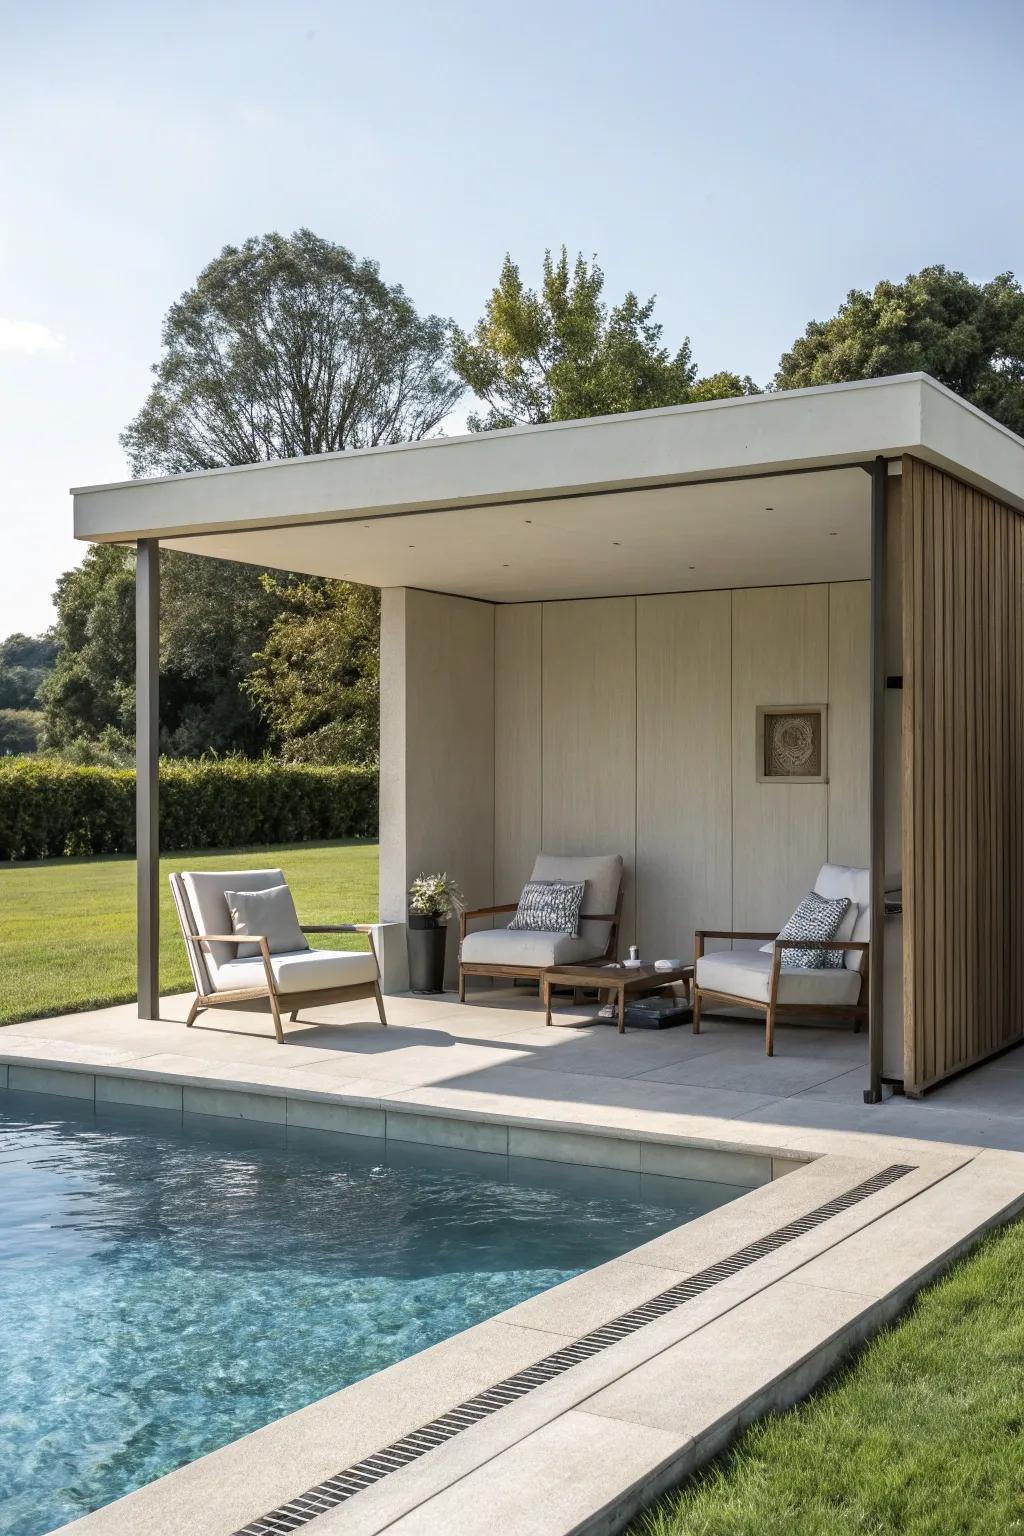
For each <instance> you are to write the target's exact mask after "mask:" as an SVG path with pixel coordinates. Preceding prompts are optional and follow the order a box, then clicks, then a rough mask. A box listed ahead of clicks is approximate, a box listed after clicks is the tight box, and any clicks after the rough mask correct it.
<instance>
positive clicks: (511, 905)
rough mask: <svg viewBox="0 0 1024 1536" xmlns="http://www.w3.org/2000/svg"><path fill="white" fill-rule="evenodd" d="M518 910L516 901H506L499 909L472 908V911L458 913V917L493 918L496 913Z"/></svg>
mask: <svg viewBox="0 0 1024 1536" xmlns="http://www.w3.org/2000/svg"><path fill="white" fill-rule="evenodd" d="M518 910H519V903H518V901H507V902H505V904H504V905H503V906H500V907H474V908H473V909H472V911H469V912H465V911H463V912H460V913H459V916H460V917H467V918H468V917H494V915H495V914H496V913H498V912H516V911H518Z"/></svg>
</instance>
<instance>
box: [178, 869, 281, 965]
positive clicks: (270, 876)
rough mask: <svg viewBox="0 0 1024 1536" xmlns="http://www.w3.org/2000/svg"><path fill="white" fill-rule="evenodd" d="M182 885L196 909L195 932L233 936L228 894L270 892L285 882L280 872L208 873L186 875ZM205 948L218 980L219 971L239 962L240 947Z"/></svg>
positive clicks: (246, 870) (182, 879)
mask: <svg viewBox="0 0 1024 1536" xmlns="http://www.w3.org/2000/svg"><path fill="white" fill-rule="evenodd" d="M181 881H182V884H183V885H184V887H185V894H186V895H187V897H188V902H189V905H190V907H191V908H192V917H193V919H194V921H195V924H196V927H195V932H197V933H231V932H232V927H231V913H230V911H229V910H228V904H227V900H226V898H225V895H224V892H225V891H266V890H269V889H270V887H271V886H273V885H284V883H285V878H284V875H283V874H282V873H281V871H280V870H279V869H229V870H224V871H223V872H222V871H220V870H216V871H214V870H205V869H204V870H201V871H198V872H192V873H190V872H185V873H183V874H182V877H181ZM201 948H202V951H203V954H204V955H205V957H206V963H207V965H208V966H209V968H210V972H211V976H212V977H213V978H214V979H215V978H216V973H217V967H218V966H220V965H224V964H225V963H226V962H227V961H228V960H234V959H235V950H236V948H237V945H234V944H203V945H202V946H201Z"/></svg>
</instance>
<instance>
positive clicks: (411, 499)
mask: <svg viewBox="0 0 1024 1536" xmlns="http://www.w3.org/2000/svg"><path fill="white" fill-rule="evenodd" d="M904 453H912V454H915V455H916V456H917V457H919V458H921V459H924V460H926V461H927V462H930V463H933V464H936V465H938V466H939V467H941V468H943V469H946V470H949V471H950V472H952V473H953V474H956V475H958V476H959V477H960V478H962V479H964V480H966V481H968V482H969V483H971V484H974V485H977V486H979V487H981V488H982V489H984V490H986V491H987V492H989V493H990V494H992V495H994V496H997V497H999V498H1000V499H1002V500H1004V501H1006V502H1008V503H1009V504H1010V505H1012V506H1015V507H1017V508H1018V509H1021V510H1024V441H1022V440H1021V439H1020V438H1018V437H1016V436H1015V435H1014V434H1013V433H1012V432H1009V431H1007V429H1005V428H1004V427H1001V426H1000V425H999V424H998V423H996V422H994V421H992V420H991V419H990V418H988V417H987V416H985V415H984V414H983V413H982V412H980V411H978V410H976V409H975V408H974V407H973V406H970V405H968V404H966V403H965V402H964V401H962V400H960V399H959V398H958V397H957V396H956V395H953V394H952V393H951V392H950V391H949V390H947V389H945V388H943V387H942V386H941V385H939V384H936V383H935V382H934V380H932V379H929V378H928V377H927V376H925V375H923V374H908V375H902V376H900V377H897V378H891V379H872V380H865V381H863V382H859V383H854V384H841V385H831V386H827V387H824V388H820V389H809V390H792V391H786V392H780V393H778V394H768V395H759V396H752V397H743V398H739V399H734V400H720V401H711V402H707V403H704V404H700V405H691V406H675V407H671V408H669V409H666V410H658V411H642V412H636V413H631V414H625V415H619V416H605V417H598V418H593V419H590V420H586V421H569V422H555V423H551V424H549V425H546V426H541V427H521V428H514V429H512V430H510V431H505V432H489V433H478V434H471V435H469V436H466V437H458V438H432V439H428V440H426V441H424V442H418V443H402V444H398V445H396V446H391V447H386V448H370V449H362V450H357V451H351V452H346V453H338V454H324V455H319V456H311V457H308V458H302V459H285V460H276V461H271V462H270V463H264V464H253V465H245V466H243V467H240V468H236V469H218V470H208V471H204V472H201V473H197V474H187V475H175V476H171V477H168V478H165V479H155V480H132V481H127V482H124V483H121V484H117V485H104V486H89V487H83V488H81V489H79V490H76V491H75V492H74V493H73V494H74V512H75V535H76V537H78V538H82V539H88V540H94V541H114V542H131V541H135V540H137V539H140V538H157V539H160V540H161V541H164V542H167V543H168V544H173V546H174V547H177V548H184V549H189V550H192V551H194V552H196V553H201V554H207V555H215V556H220V557H222V558H226V559H236V560H243V561H250V562H253V563H257V564H267V565H276V566H280V567H282V568H284V569H290V570H300V571H303V570H304V571H308V572H310V573H312V574H320V575H325V576H341V577H347V578H349V579H351V580H356V581H365V582H368V583H370V584H372V585H378V586H391V585H414V586H424V587H434V588H437V589H439V590H444V591H454V592H463V593H465V594H466V595H469V596H481V597H487V598H490V599H492V600H497V601H516V600H522V599H523V598H524V597H527V596H585V595H600V594H603V593H607V592H613V591H633V592H639V591H651V590H654V591H656V590H668V589H671V590H678V589H679V588H680V587H685V586H689V585H692V586H700V587H707V586H713V585H757V584H761V583H763V582H764V581H769V582H778V581H784V580H793V581H800V580H841V579H844V577H846V578H852V577H859V576H864V575H866V574H867V531H866V513H867V507H868V486H867V477H866V476H864V475H863V474H861V472H860V469H861V467H865V466H867V465H869V464H870V463H871V462H872V461H873V460H874V459H875V458H876V457H877V456H879V455H881V456H883V457H885V458H887V459H890V460H892V459H898V458H899V457H900V456H901V455H902V454H904ZM527 530H529V531H528V532H527ZM716 545H717V547H718V548H719V551H720V553H721V560H720V561H719V563H720V564H721V566H722V569H721V570H720V571H719V570H716V569H711V568H710V567H709V564H708V557H709V556H710V555H713V553H714V550H715V548H716ZM695 550H696V551H698V552H701V558H700V559H696V560H694V559H692V558H691V556H692V554H693V552H694V551H695ZM783 554H785V557H786V558H785V559H783V558H782V556H783ZM713 563H714V562H713V561H712V564H713ZM693 567H696V568H697V571H696V572H695V575H694V576H690V577H689V579H688V580H687V579H684V575H683V573H684V572H686V573H689V572H690V570H691V568H693ZM505 573H511V574H505ZM759 573H760V574H759Z"/></svg>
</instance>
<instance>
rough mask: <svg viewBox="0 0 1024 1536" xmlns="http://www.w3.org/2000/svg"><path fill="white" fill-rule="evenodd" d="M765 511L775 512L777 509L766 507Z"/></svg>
mask: <svg viewBox="0 0 1024 1536" xmlns="http://www.w3.org/2000/svg"><path fill="white" fill-rule="evenodd" d="M765 511H766V512H774V511H775V508H774V507H765Z"/></svg>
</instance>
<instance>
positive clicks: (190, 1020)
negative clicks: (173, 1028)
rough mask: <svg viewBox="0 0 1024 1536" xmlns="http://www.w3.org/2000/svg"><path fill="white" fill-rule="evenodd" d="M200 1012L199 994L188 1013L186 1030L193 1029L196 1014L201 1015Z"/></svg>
mask: <svg viewBox="0 0 1024 1536" xmlns="http://www.w3.org/2000/svg"><path fill="white" fill-rule="evenodd" d="M199 1011H200V1010H199V997H198V994H197V995H196V1000H195V1002H194V1003H193V1004H192V1007H191V1008H190V1009H189V1011H188V1018H187V1019H186V1020H185V1028H186V1029H191V1028H192V1025H193V1024H194V1023H195V1021H196V1014H197V1013H199Z"/></svg>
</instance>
